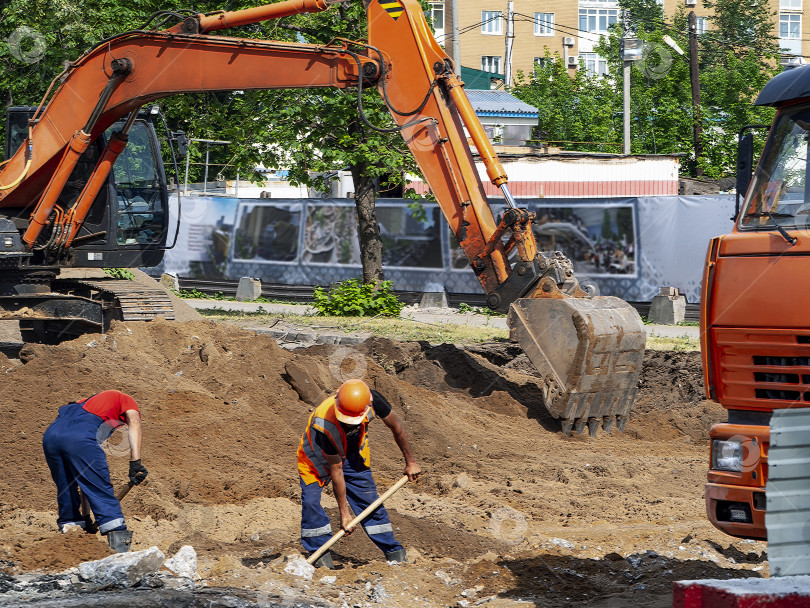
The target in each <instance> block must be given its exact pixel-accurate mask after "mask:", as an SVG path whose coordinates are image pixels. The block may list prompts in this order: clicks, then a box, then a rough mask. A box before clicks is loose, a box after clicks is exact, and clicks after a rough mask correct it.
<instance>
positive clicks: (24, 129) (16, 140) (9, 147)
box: [4, 106, 36, 159]
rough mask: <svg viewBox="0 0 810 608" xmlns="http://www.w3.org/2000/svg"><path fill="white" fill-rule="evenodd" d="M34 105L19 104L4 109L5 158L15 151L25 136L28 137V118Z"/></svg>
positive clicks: (31, 114) (34, 109)
mask: <svg viewBox="0 0 810 608" xmlns="http://www.w3.org/2000/svg"><path fill="white" fill-rule="evenodd" d="M35 111H36V108H35V107H28V106H20V107H13V108H8V110H6V142H5V144H6V145H5V150H4V153H5V158H7V159H8V158H11V155H12V154H14V153H15V152H16V151H17V148H19V147H20V146H21V145H22V143H23V141H25V138H26V137H28V119H29V118H31V117H32V116H33V115H34V112H35Z"/></svg>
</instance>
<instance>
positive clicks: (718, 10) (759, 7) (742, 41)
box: [700, 0, 779, 70]
mask: <svg viewBox="0 0 810 608" xmlns="http://www.w3.org/2000/svg"><path fill="white" fill-rule="evenodd" d="M703 5H704V6H705V7H706V8H707V9H709V10H710V11H711V12H712V15H711V17H709V24H710V27H709V30H708V31H707V32H706V33H705V34H702V35H701V36H700V39H701V63H702V64H703V65H715V64H717V63H719V64H721V65H725V64H726V62H727V61H728V57H729V52H730V54H731V55H733V56H734V57H736V58H737V59H744V58H745V57H747V56H748V55H749V53H750V52H752V51H754V52H756V53H757V54H759V56H760V65H761V66H762V67H763V69H765V70H767V69H770V68H772V67H773V62H774V60H778V56H779V40H778V38H777V37H776V36H775V35H774V17H775V16H776V12H775V11H774V10H773V9H772V3H771V2H770V0H746V1H745V2H740V0H704V1H703Z"/></svg>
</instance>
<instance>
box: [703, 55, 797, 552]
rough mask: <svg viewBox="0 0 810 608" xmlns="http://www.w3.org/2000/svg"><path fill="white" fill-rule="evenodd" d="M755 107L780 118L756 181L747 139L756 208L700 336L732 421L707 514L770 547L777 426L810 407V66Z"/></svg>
mask: <svg viewBox="0 0 810 608" xmlns="http://www.w3.org/2000/svg"><path fill="white" fill-rule="evenodd" d="M755 103H756V105H762V106H772V107H775V108H776V109H777V113H776V116H775V118H774V121H773V124H772V125H771V126H770V131H769V133H768V137H767V140H766V142H765V146H764V148H763V151H762V154H761V156H760V159H759V162H758V164H757V166H756V170H755V171H753V175H752V172H751V167H752V166H753V160H752V159H753V152H752V150H753V146H752V145H751V141H752V139H751V134H750V133H748V134H747V135H745V136H744V137H742V136H741V138H740V142H741V145H740V154H739V163H738V168H739V175H738V187H737V191H738V193H739V195H738V196H741V195H743V194H744V195H745V197H744V199H743V200H742V205H741V206H738V210H737V214H736V219H735V223H734V228H733V229H732V231H731V232H730V233H729V234H727V235H725V236H721V237H717V238H715V239H713V240H712V241H711V243H710V245H709V250H708V253H707V257H706V266H705V269H704V276H703V288H702V289H703V291H702V297H701V319H700V325H701V327H700V330H701V331H700V335H701V347H702V353H703V369H704V380H705V383H706V392H707V395H708V396H709V398H710V399H713V400H715V401H717V402H719V403H720V404H721V405H722V406H723V407H725V408H726V410H728V421H727V422H724V423H722V424H715V425H714V426H713V427H712V428H711V432H710V435H711V443H712V445H711V457H710V462H711V464H710V468H709V473H708V482H707V484H706V510H707V514H708V516H709V520H710V521H711V522H712V524H714V525H715V526H716V527H717V528H719V529H720V530H723V531H724V532H726V533H728V534H731V535H733V536H738V537H741V538H752V539H760V540H764V539H766V538H767V533H766V529H765V509H766V501H765V485H766V482H767V480H768V446H769V440H770V433H769V422H770V418H771V414H772V413H773V411H774V410H776V409H780V408H790V407H810V285H805V284H804V281H803V278H802V277H803V276H805V274H806V273H807V270H808V268H810V232H808V228H809V227H810V164H808V158H809V157H810V156H809V154H808V153H809V152H810V66H808V67H797V68H792V69H788V70H786V71H785V72H783V73H781V74H779V75H778V76H776V77H775V78H773V79H772V80H771V81H770V82H769V83H768V84H767V85H766V86H765V88H764V89H763V90H762V92H761V93H760V95H759V97H758V98H757V100H756V102H755ZM752 126H756V125H752ZM741 135H742V133H741ZM738 200H739V199H738Z"/></svg>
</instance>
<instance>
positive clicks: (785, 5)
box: [779, 0, 802, 11]
mask: <svg viewBox="0 0 810 608" xmlns="http://www.w3.org/2000/svg"><path fill="white" fill-rule="evenodd" d="M779 8H782V9H785V10H788V11H800V10H802V0H779Z"/></svg>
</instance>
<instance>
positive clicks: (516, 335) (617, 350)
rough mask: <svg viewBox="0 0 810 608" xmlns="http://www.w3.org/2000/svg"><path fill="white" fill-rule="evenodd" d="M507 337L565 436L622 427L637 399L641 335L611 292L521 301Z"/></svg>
mask: <svg viewBox="0 0 810 608" xmlns="http://www.w3.org/2000/svg"><path fill="white" fill-rule="evenodd" d="M508 324H509V328H510V335H511V338H512V339H513V340H515V341H517V342H518V343H519V344H520V346H521V347H522V348H523V350H524V352H525V353H526V354H527V355H528V357H529V359H530V360H531V362H532V363H533V364H534V366H535V367H536V368H537V370H538V371H539V372H540V374H541V376H542V378H543V399H544V402H545V403H544V405H545V407H546V409H548V411H549V412H550V413H551V415H552V416H554V417H555V418H558V419H560V421H561V423H562V430H563V432H564V433H565V434H566V435H569V434H570V433H571V429H572V428H574V429H576V430H577V432H579V433H581V432H583V430H584V429H585V427H586V426H587V427H588V432H589V433H590V435H591V437H594V436H595V435H596V432H597V430H598V429H599V425H600V424H601V425H602V428H603V429H604V430H605V432H607V433H609V432H610V430H611V428H613V425H614V424H615V425H616V426H617V427H618V429H619V430H622V429H623V428H624V425H625V423H626V422H627V417H628V415H629V414H630V408H631V407H632V406H633V401H634V399H635V396H636V387H637V384H638V376H639V373H640V372H641V363H642V360H643V358H644V343H645V340H646V335H645V332H644V326H643V325H642V322H641V317H640V316H639V314H638V312H636V310H635V308H633V307H632V306H630V305H629V304H627V302H625V301H624V300H621V299H619V298H614V297H607V296H597V297H592V298H573V297H565V298H561V299H556V298H537V299H535V298H522V299H519V300H516V301H515V302H513V303H512V305H511V307H510V308H509V316H508Z"/></svg>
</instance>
